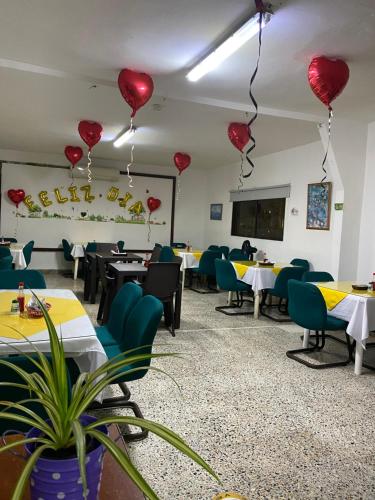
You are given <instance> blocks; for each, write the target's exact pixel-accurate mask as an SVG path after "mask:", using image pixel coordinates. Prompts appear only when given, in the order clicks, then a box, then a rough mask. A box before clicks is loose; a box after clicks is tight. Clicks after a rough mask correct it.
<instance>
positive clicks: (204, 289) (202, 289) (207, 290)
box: [191, 274, 219, 294]
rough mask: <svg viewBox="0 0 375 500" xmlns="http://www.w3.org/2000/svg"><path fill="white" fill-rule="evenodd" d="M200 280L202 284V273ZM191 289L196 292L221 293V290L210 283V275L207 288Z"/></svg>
mask: <svg viewBox="0 0 375 500" xmlns="http://www.w3.org/2000/svg"><path fill="white" fill-rule="evenodd" d="M198 281H199V285H200V286H202V275H201V274H198ZM191 290H192V291H193V292H196V293H201V294H207V293H219V290H218V289H217V288H213V287H212V286H210V284H209V276H207V287H206V288H201V289H199V288H193V287H191Z"/></svg>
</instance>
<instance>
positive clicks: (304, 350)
mask: <svg viewBox="0 0 375 500" xmlns="http://www.w3.org/2000/svg"><path fill="white" fill-rule="evenodd" d="M315 333H316V335H314V338H315V344H314V345H313V346H312V347H305V348H302V349H292V350H289V351H287V352H286V355H287V357H288V358H290V359H293V360H294V361H297V362H298V363H301V364H302V365H305V366H308V367H309V368H313V369H315V370H322V369H324V368H334V367H336V366H346V365H347V364H349V363H350V362H351V360H352V359H351V358H352V355H351V346H350V339H349V338H348V337H349V336H348V334H347V333H345V335H346V342H345V343H346V344H347V347H348V359H347V360H345V361H337V362H335V363H319V364H315V363H310V362H309V361H306V360H305V359H303V358H300V357H299V356H298V354H307V353H313V352H319V351H321V350H322V349H323V347H324V345H325V339H326V334H325V332H324V331H322V332H321V336H320V335H319V332H315ZM320 340H321V343H320V342H319V341H320Z"/></svg>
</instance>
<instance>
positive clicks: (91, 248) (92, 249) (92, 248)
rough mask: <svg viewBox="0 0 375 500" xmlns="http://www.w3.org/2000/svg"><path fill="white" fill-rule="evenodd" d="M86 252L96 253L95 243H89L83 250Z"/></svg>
mask: <svg viewBox="0 0 375 500" xmlns="http://www.w3.org/2000/svg"><path fill="white" fill-rule="evenodd" d="M85 251H86V252H90V253H91V252H96V241H89V242H88V243H87V245H86V248H85Z"/></svg>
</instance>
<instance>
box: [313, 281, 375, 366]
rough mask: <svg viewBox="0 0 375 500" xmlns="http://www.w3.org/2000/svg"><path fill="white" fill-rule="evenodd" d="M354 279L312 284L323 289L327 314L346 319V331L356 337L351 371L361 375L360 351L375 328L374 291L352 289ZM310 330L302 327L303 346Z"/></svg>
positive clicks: (361, 361)
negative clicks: (352, 369)
mask: <svg viewBox="0 0 375 500" xmlns="http://www.w3.org/2000/svg"><path fill="white" fill-rule="evenodd" d="M353 283H355V281H329V282H324V283H314V284H315V285H316V286H317V287H318V288H319V290H320V291H321V292H322V295H323V298H324V300H325V302H326V305H327V314H328V315H329V316H333V317H335V318H339V319H342V320H344V321H347V322H348V326H347V328H346V333H347V334H348V335H350V336H351V337H352V338H353V339H354V340H355V358H354V373H355V374H356V375H361V373H362V365H363V354H364V351H365V350H366V343H367V340H368V338H369V334H370V332H371V331H373V330H375V292H374V291H372V290H355V289H353V288H352V284H353ZM309 339H310V331H309V330H306V329H305V330H304V336H303V347H308V345H309Z"/></svg>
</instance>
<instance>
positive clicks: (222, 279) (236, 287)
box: [215, 259, 254, 316]
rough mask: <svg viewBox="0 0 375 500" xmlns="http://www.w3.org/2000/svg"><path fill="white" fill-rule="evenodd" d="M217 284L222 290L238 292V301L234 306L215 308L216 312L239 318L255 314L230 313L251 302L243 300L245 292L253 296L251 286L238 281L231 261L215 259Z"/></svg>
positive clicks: (247, 312)
mask: <svg viewBox="0 0 375 500" xmlns="http://www.w3.org/2000/svg"><path fill="white" fill-rule="evenodd" d="M215 269H216V282H217V285H218V287H219V288H220V290H225V291H227V292H236V300H235V301H233V304H232V305H228V306H218V307H215V311H219V312H221V313H223V314H226V315H228V316H239V315H245V314H250V313H253V312H254V311H246V312H242V311H241V312H228V311H233V309H234V308H241V307H242V306H243V304H244V302H251V301H250V300H245V299H244V298H243V294H244V292H248V293H250V294H253V292H252V289H251V286H250V285H248V284H246V283H244V282H243V281H240V280H238V279H237V275H236V271H235V269H234V267H233V265H232V263H231V262H230V261H229V260H224V259H215Z"/></svg>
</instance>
